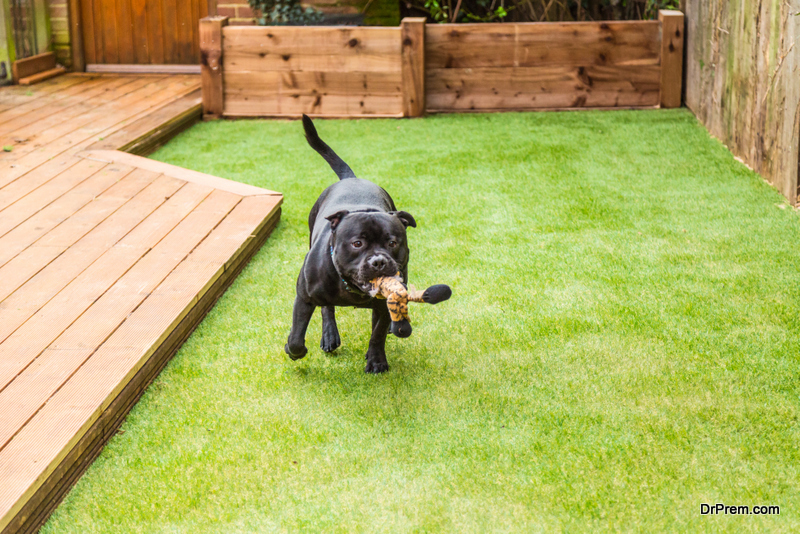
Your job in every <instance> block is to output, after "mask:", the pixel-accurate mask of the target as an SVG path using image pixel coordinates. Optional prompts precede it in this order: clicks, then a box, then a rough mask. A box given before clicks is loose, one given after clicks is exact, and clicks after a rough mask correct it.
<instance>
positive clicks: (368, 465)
mask: <svg viewBox="0 0 800 534" xmlns="http://www.w3.org/2000/svg"><path fill="white" fill-rule="evenodd" d="M317 127H318V129H319V131H320V135H321V136H322V138H323V139H324V140H326V141H327V142H328V143H329V144H330V145H331V146H332V147H333V148H334V149H335V150H336V151H337V152H338V153H339V154H340V155H341V156H342V157H343V158H344V159H345V161H347V162H348V163H349V164H350V166H351V167H352V168H353V169H354V170H355V172H356V174H357V175H358V176H360V177H362V178H367V179H371V180H373V181H375V182H377V183H378V184H379V185H381V186H383V187H385V188H386V189H387V190H388V191H389V192H390V193H391V194H392V195H393V197H394V199H395V201H396V203H397V206H398V208H399V209H404V210H407V211H409V212H410V213H412V214H413V215H414V216H415V217H416V220H417V222H418V225H419V226H418V228H416V229H410V230H409V240H410V245H411V267H410V280H411V283H413V284H415V285H416V286H417V287H425V286H427V285H430V284H434V283H447V284H450V285H451V286H452V288H453V298H452V299H451V300H450V301H448V302H446V303H442V304H439V305H437V306H423V305H416V306H412V308H411V322H412V324H413V325H414V334H413V335H412V336H411V337H410V338H409V339H405V340H401V339H396V338H393V337H390V339H389V341H388V343H387V353H388V358H389V364H390V366H391V368H390V371H389V372H388V373H386V374H384V375H379V376H374V375H366V374H365V373H364V372H363V368H364V363H365V362H364V359H363V356H364V353H365V351H366V348H367V341H368V337H369V321H370V319H369V312H368V311H365V310H354V309H343V308H340V309H339V312H338V322H339V328H340V331H341V334H342V340H343V346H342V347H341V348H340V349H339V350H338V351H337V353H336V355H335V356H333V357H329V356H326V355H324V354H323V353H322V352H321V350H320V349H319V337H320V317H319V314H318V313H317V314H315V316H314V319H313V320H312V323H311V326H310V328H309V332H308V338H307V345H308V346H309V349H310V351H309V354H308V356H307V357H306V358H305V359H303V360H301V361H298V362H292V361H290V360H289V359H288V358H287V357H286V356H285V354H284V353H283V345H284V343H285V340H286V336H287V334H288V332H289V327H290V317H291V305H292V300H293V298H294V286H295V279H296V276H297V272H298V270H299V268H300V265H301V264H302V261H303V256H304V254H305V251H306V249H307V243H308V229H307V226H306V217H307V213H308V210H309V209H310V208H311V205H312V204H313V202H314V200H315V198H316V196H317V195H318V194H319V193H320V192H321V191H322V190H323V189H324V188H325V187H326V186H328V185H329V184H331V183H333V181H334V180H335V179H336V178H335V176H334V174H333V173H332V172H331V171H330V169H329V168H328V167H327V165H326V164H325V163H324V161H323V160H322V159H321V158H320V157H319V156H318V155H317V154H315V153H314V152H313V151H312V150H311V149H310V148H309V147H308V146H307V145H306V144H305V140H304V138H303V135H302V127H301V125H300V123H299V122H287V121H272V122H270V121H240V122H226V121H222V122H210V123H203V124H199V125H197V126H195V127H194V128H192V129H191V130H189V131H187V132H186V133H184V134H183V135H181V136H180V137H178V138H177V139H175V140H174V141H172V142H171V143H169V144H168V145H167V146H166V147H164V148H163V149H162V150H160V151H159V152H158V153H156V154H155V155H154V156H153V157H154V158H155V159H158V160H161V161H167V162H170V163H173V164H176V165H180V166H184V167H189V168H192V169H196V170H199V171H203V172H207V173H210V174H214V175H218V176H222V177H227V178H231V179H234V180H239V181H242V182H246V183H250V184H254V185H258V186H263V187H266V188H269V189H273V190H278V191H281V192H283V193H284V194H285V203H284V205H283V215H282V219H281V222H280V225H279V226H278V228H277V229H276V230H275V232H274V233H273V234H272V237H270V239H269V241H268V242H267V243H266V245H265V246H264V247H263V248H262V249H261V251H260V252H259V253H258V254H257V255H256V256H255V258H254V259H253V260H252V262H251V263H250V264H249V265H248V267H247V268H246V269H245V270H244V271H243V273H242V274H241V276H240V277H239V278H238V279H237V280H236V282H235V283H234V284H233V286H232V287H231V289H230V290H229V291H228V292H227V293H226V294H225V295H224V296H223V297H222V299H221V300H220V301H219V303H218V304H217V305H216V307H215V308H214V309H213V310H212V311H211V312H210V313H209V315H208V316H207V318H206V319H205V320H204V321H203V323H202V324H201V325H200V326H199V328H198V329H197V330H196V331H195V332H194V334H193V335H192V336H191V338H190V339H189V340H188V342H187V343H186V344H185V345H184V346H183V348H182V349H181V350H180V352H179V353H178V354H177V356H176V357H175V359H174V360H173V361H172V362H171V363H170V364H169V366H168V367H167V369H166V370H165V371H164V372H163V373H162V375H161V376H160V377H159V378H158V379H157V380H156V381H155V383H154V384H153V385H152V386H151V387H150V389H149V390H148V391H147V393H146V394H145V395H144V397H143V398H142V401H141V402H140V403H139V404H138V405H137V406H136V407H135V408H134V409H133V411H132V412H131V414H130V416H129V417H128V419H127V421H126V422H125V423H124V425H123V427H122V430H121V432H120V433H119V434H118V435H117V436H115V437H114V438H113V439H112V440H111V442H110V443H109V445H108V446H107V447H106V449H105V450H104V451H103V453H102V455H101V456H100V458H99V459H98V460H97V462H96V463H95V464H94V465H93V466H92V467H91V468H90V469H89V471H88V472H87V474H86V475H85V476H84V477H83V478H82V479H81V480H80V481H79V482H78V484H77V485H76V486H75V488H74V489H73V490H72V491H71V492H70V494H69V495H68V497H67V498H66V500H65V501H64V503H63V504H62V505H61V506H60V507H59V508H58V509H57V511H56V513H55V514H54V515H53V516H52V518H51V519H50V521H49V522H48V523H47V525H46V527H45V528H44V530H43V532H44V533H47V534H51V533H56V532H59V533H60V532H76V533H78V532H79V533H89V532H146V533H151V532H170V533H172V532H175V533H178V532H180V533H183V532H186V533H191V534H195V533H200V532H203V533H205V532H211V533H231V532H341V533H350V532H459V533H460V532H490V531H495V532H538V531H542V532H552V531H569V532H576V531H584V532H585V531H591V532H595V531H617V530H623V531H640V532H667V531H671V532H675V531H715V532H716V531H719V532H747V531H750V532H756V531H783V532H787V531H795V532H796V531H798V530H799V529H800V519H799V517H800V516H798V511H799V510H800V493H799V492H798V480H800V453H799V452H798V450H799V448H798V443H800V431H798V399H799V398H800V397H799V394H800V366H798V359H799V357H798V354H800V341H798V339H799V338H800V336H799V334H800V321H798V316H800V253H799V252H798V250H799V249H800V220H799V219H798V213H797V212H795V211H794V210H793V209H792V208H790V207H789V206H788V205H787V204H786V202H785V201H784V200H783V198H782V197H781V196H780V195H779V194H778V193H777V192H776V191H774V190H773V189H772V188H771V187H769V186H768V185H766V184H765V183H763V182H762V180H761V179H760V178H759V177H758V176H757V175H756V174H754V173H753V172H751V171H749V170H748V169H747V168H745V167H744V166H743V165H741V164H740V163H737V162H736V161H735V160H734V158H733V157H732V156H731V154H730V153H729V152H728V151H727V150H726V149H725V148H724V147H723V146H722V145H721V144H720V143H719V142H718V141H716V140H714V139H712V138H711V137H710V136H709V135H708V134H707V132H706V131H705V130H704V129H703V128H702V126H700V125H699V124H698V123H697V121H696V120H695V118H694V117H693V116H692V115H691V114H690V113H689V112H688V111H686V110H672V111H620V112H577V113H526V114H494V115H474V114H471V115H467V114H465V115H447V116H433V117H429V118H425V119H416V120H351V121H317ZM704 502H706V503H716V502H722V503H725V504H728V505H751V506H752V505H757V504H768V505H779V506H780V507H781V515H780V516H768V517H765V516H716V517H709V516H701V515H700V505H701V503H704Z"/></svg>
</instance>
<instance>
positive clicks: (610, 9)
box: [406, 0, 680, 23]
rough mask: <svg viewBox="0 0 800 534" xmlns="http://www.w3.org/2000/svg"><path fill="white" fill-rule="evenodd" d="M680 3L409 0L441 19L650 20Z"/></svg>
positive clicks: (647, 0)
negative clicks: (660, 11)
mask: <svg viewBox="0 0 800 534" xmlns="http://www.w3.org/2000/svg"><path fill="white" fill-rule="evenodd" d="M679 5H680V1H679V0H406V7H408V8H409V9H410V10H413V11H416V12H421V13H424V14H426V15H427V16H428V17H429V18H430V19H431V20H432V21H434V22H440V23H449V22H498V21H499V22H506V21H508V22H541V21H580V20H648V19H654V18H657V17H658V11H659V10H660V9H678V8H679Z"/></svg>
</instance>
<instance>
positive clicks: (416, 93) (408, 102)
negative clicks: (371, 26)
mask: <svg viewBox="0 0 800 534" xmlns="http://www.w3.org/2000/svg"><path fill="white" fill-rule="evenodd" d="M400 42H401V46H402V49H401V65H402V73H403V75H402V79H403V91H402V94H403V115H405V116H406V117H419V116H421V115H422V114H423V113H424V112H425V19H424V18H412V17H406V18H404V19H403V20H402V22H401V24H400Z"/></svg>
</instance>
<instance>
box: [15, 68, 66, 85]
mask: <svg viewBox="0 0 800 534" xmlns="http://www.w3.org/2000/svg"><path fill="white" fill-rule="evenodd" d="M66 72H67V69H65V68H64V67H62V66H61V65H56V66H55V67H54V68H52V69H48V70H45V71H42V72H37V73H36V74H31V75H30V76H27V77H25V78H20V79H19V84H20V85H22V86H29V85H35V84H37V83H40V82H43V81H45V80H49V79H50V78H55V77H56V76H61V75H62V74H64V73H66Z"/></svg>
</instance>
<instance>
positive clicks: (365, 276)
mask: <svg viewBox="0 0 800 534" xmlns="http://www.w3.org/2000/svg"><path fill="white" fill-rule="evenodd" d="M399 270H400V269H399V268H398V266H397V264H396V263H395V262H394V261H390V262H388V263H387V265H386V266H385V267H383V268H381V269H375V268H373V267H371V266H369V265H367V264H362V265H361V267H360V268H359V269H358V271H357V272H356V274H355V276H353V282H354V283H355V285H357V286H358V287H359V289H361V290H362V291H363V292H365V293H369V292H370V291H371V290H372V283H371V282H372V280H374V279H376V278H378V277H381V276H394V275H396V274H397V273H398V271H399Z"/></svg>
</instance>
